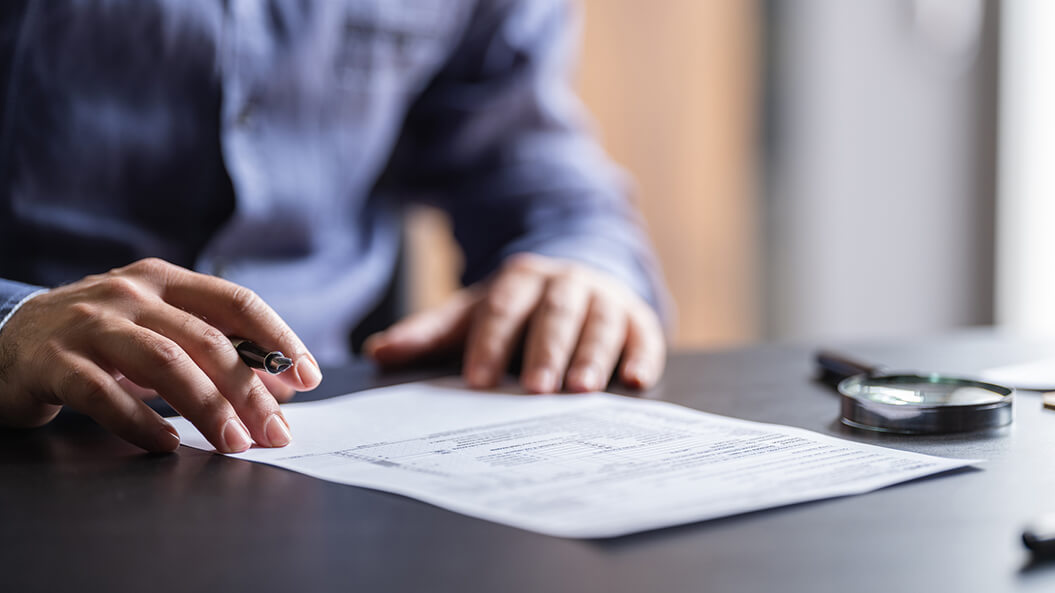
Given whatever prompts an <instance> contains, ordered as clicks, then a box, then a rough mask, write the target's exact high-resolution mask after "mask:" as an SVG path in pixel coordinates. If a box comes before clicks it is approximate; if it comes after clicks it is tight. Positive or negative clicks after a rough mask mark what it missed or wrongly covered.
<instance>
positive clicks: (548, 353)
mask: <svg viewBox="0 0 1055 593" xmlns="http://www.w3.org/2000/svg"><path fill="white" fill-rule="evenodd" d="M534 354H535V361H536V362H538V363H540V364H543V365H546V366H549V365H552V364H556V363H559V362H562V359H563V358H564V357H565V356H566V355H567V350H566V349H565V348H563V347H562V346H561V345H560V344H558V343H556V342H555V341H553V340H549V341H546V342H544V343H542V344H539V345H538V346H537V347H536V349H535V351H534Z"/></svg>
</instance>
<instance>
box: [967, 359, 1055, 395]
mask: <svg viewBox="0 0 1055 593" xmlns="http://www.w3.org/2000/svg"><path fill="white" fill-rule="evenodd" d="M981 375H982V377H984V378H985V379H986V380H987V381H992V382H994V383H1002V384H1006V385H1014V386H1015V387H1018V388H1020V389H1036V390H1040V391H1051V390H1052V389H1055V358H1044V359H1041V360H1031V361H1029V362H1023V363H1017V364H1009V365H1006V366H1001V367H996V368H991V369H987V370H985V371H982V373H981Z"/></svg>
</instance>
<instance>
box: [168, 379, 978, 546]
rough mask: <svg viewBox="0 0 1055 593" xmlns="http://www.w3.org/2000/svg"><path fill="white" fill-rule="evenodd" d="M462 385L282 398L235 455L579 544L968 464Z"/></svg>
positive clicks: (698, 417)
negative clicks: (285, 425)
mask: <svg viewBox="0 0 1055 593" xmlns="http://www.w3.org/2000/svg"><path fill="white" fill-rule="evenodd" d="M455 385H456V384H455V383H454V382H452V381H448V382H444V381H441V382H430V383H412V384H407V385H399V386H395V387H386V388H382V389H375V390H372V391H367V392H362V393H359V394H352V395H346V396H342V397H338V398H333V399H328V400H323V401H318V402H306V403H297V404H287V405H284V406H283V410H284V412H285V415H286V418H287V419H288V420H289V423H290V426H291V428H292V432H293V443H291V444H290V445H289V446H287V447H284V448H281V449H265V448H253V449H250V450H249V451H246V452H244V453H239V454H234V455H231V457H237V458H240V459H247V460H250V461H257V462H261V463H268V464H272V465H277V466H279V467H284V468H286V469H291V470H294V471H298V472H302V473H305V474H308V475H311V476H315V477H317V478H322V479H325V480H331V481H334V482H340V483H343V484H352V485H355V486H364V487H367V488H375V489H378V490H385V491H388V492H395V493H398V494H403V495H406V496H410V497H413V498H417V499H419V500H423V501H426V502H429V503H432V504H435V505H437V506H440V507H444V508H447V509H450V510H453V511H456V512H459V513H464V514H466V515H470V516H473V517H480V518H483V519H488V520H490V521H495V522H498V523H505V524H508V525H513V526H516V527H520V528H523V529H528V530H531V531H537V532H541V533H546V534H550V535H557V536H564V537H583V538H599V537H612V536H618V535H624V534H628V533H633V532H637V531H644V530H648V529H655V528H659V527H667V526H671V525H678V524H682V523H690V522H694V521H700V520H704V519H713V518H716V517H722V516H726V515H732V514H736V513H743V512H746V511H753V510H758V509H764V508H769V507H775V506H780V505H786V504H792V503H797V502H804V501H808V500H816V499H821V498H828V497H833V496H842V495H847V494H858V493H862V492H868V491H871V490H875V489H877V488H882V487H883V486H888V485H891V484H895V483H898V482H903V481H906V480H911V479H913V478H918V477H921V476H926V475H929V474H933V473H937V472H942V471H946V470H950V469H954V468H958V467H963V466H966V465H970V464H971V463H973V462H972V461H968V460H959V459H945V458H940V457H931V456H926V455H920V454H916V453H908V452H904V451H897V450H893V449H886V448H882V447H876V446H871V445H865V444H860V443H853V442H850V441H844V440H841V439H836V438H833V437H829V436H825V435H821V434H817V433H813V432H810V431H807V430H803V429H798V428H791V427H786V426H777V425H771V424H760V423H756V422H748V421H745V420H736V419H732V418H727V417H723V416H716V415H713V414H707V413H704V412H699V411H696V410H692V409H689V408H686V407H682V406H678V405H675V404H670V403H665V402H659V401H650V400H641V399H634V398H628V397H622V396H617V395H611V394H602V393H595V394H586V395H555V396H526V395H510V394H498V393H482V392H475V391H468V390H464V389H459V388H457V387H456V386H455ZM170 420H172V422H173V424H174V425H175V426H176V429H177V430H178V431H179V433H180V438H181V439H182V441H183V444H185V445H189V446H191V447H195V448H199V449H205V450H212V449H213V447H212V446H211V445H210V444H209V443H208V442H207V441H206V440H205V439H204V438H203V437H202V436H201V435H200V434H199V433H198V431H197V430H196V429H195V428H194V427H193V426H191V424H190V423H188V422H187V421H186V420H184V419H182V418H173V419H170Z"/></svg>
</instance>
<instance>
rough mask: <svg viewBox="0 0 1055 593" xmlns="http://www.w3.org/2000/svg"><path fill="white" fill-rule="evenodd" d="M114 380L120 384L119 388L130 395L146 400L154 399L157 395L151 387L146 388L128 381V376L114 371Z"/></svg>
mask: <svg viewBox="0 0 1055 593" xmlns="http://www.w3.org/2000/svg"><path fill="white" fill-rule="evenodd" d="M114 380H115V381H117V384H118V385H120V386H121V389H123V390H125V393H127V394H129V395H131V396H132V397H135V398H138V399H141V400H143V401H146V400H151V399H154V398H155V397H157V396H158V392H156V391H154V390H153V389H147V388H146V387H142V386H140V385H136V384H135V383H133V382H131V381H129V380H128V377H126V376H124V375H122V374H121V373H114Z"/></svg>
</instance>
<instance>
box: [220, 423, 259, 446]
mask: <svg viewBox="0 0 1055 593" xmlns="http://www.w3.org/2000/svg"><path fill="white" fill-rule="evenodd" d="M222 436H223V446H224V449H225V453H241V452H242V451H245V450H246V449H248V448H249V447H251V446H252V445H253V441H252V439H250V438H249V433H248V432H246V430H245V428H243V427H242V423H241V422H239V421H238V420H236V419H234V418H229V419H228V420H227V423H226V424H224V425H223V433H222Z"/></svg>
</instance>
